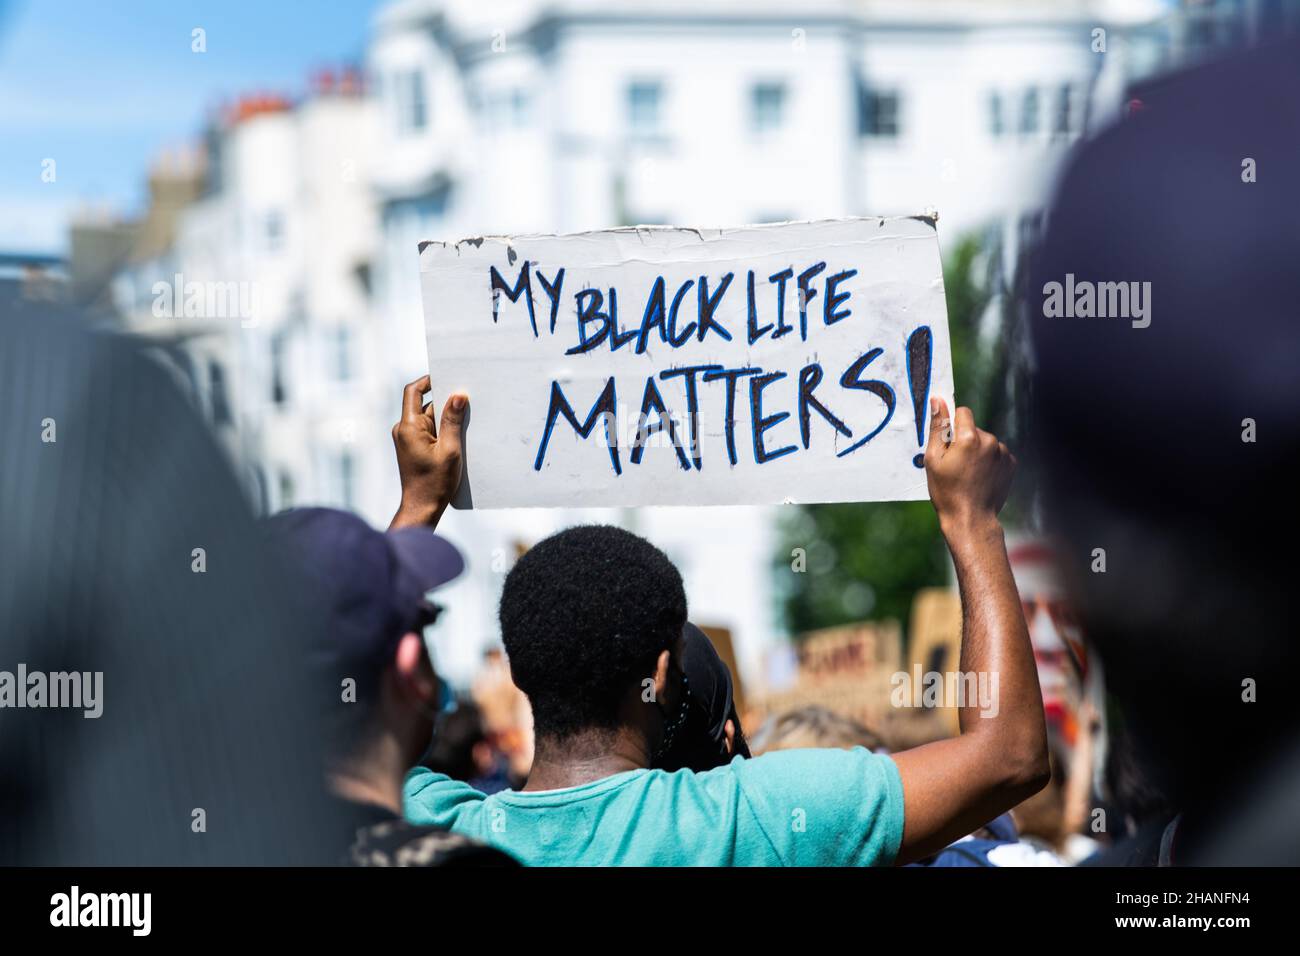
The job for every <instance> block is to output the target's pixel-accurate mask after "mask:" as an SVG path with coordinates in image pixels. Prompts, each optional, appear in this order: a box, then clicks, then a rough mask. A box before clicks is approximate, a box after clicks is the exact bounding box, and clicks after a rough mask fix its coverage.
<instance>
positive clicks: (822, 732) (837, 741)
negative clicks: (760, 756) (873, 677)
mask: <svg viewBox="0 0 1300 956" xmlns="http://www.w3.org/2000/svg"><path fill="white" fill-rule="evenodd" d="M751 745H752V747H753V749H754V752H755V753H770V752H771V751H773V750H797V749H800V748H803V747H834V748H838V749H842V750H847V749H849V748H852V747H866V748H867V749H868V750H872V751H875V750H881V749H882V748H883V747H884V741H883V740H881V738H880V737H879V735H877V734H875V733H874V732H872V731H871V730H870V729H869V728H867V727H866V726H865V725H864V724H860V723H858V721H856V720H854V719H853V718H851V717H845V716H844V715H842V714H838V713H836V712H835V711H833V710H829V709H827V708H825V707H821V706H818V705H816V704H810V705H808V706H806V707H800V708H798V709H797V710H788V711H786V712H785V713H782V714H777V715H775V716H773V717H769V718H768V720H767V721H766V722H765V723H764V724H763V726H762V727H760V728H759V730H758V733H757V734H755V736H754V739H753V741H752V742H751Z"/></svg>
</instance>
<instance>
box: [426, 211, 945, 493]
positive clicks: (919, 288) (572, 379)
mask: <svg viewBox="0 0 1300 956" xmlns="http://www.w3.org/2000/svg"><path fill="white" fill-rule="evenodd" d="M420 271H421V282H422V287H423V296H424V312H425V324H426V329H427V334H428V346H429V366H430V372H431V375H432V379H433V395H432V396H431V397H432V399H433V400H434V401H435V402H436V404H437V407H439V408H441V407H442V403H443V402H444V401H446V399H447V397H448V395H450V394H451V392H453V391H457V390H460V391H465V392H466V393H468V395H469V397H470V417H469V420H468V422H467V425H466V433H465V441H466V444H465V478H464V481H463V482H462V484H461V491H460V495H459V498H458V500H457V501H455V502H454V503H453V504H454V505H455V506H456V507H477V508H499V507H522V506H565V507H575V506H611V505H649V504H660V505H692V504H695V505H704V504H768V503H777V502H814V501H871V500H898V499H917V498H924V497H926V484H925V473H924V471H923V470H922V462H921V453H922V452H923V451H924V447H925V441H926V438H927V435H926V427H927V425H928V419H929V414H928V399H929V397H930V396H931V395H941V396H944V397H945V398H947V399H948V400H949V407H952V401H951V399H952V365H951V358H950V352H949V340H948V323H947V314H946V311H945V306H944V292H943V277H942V270H941V265H940V260H939V243H938V238H937V236H936V232H935V226H934V221H933V220H932V219H929V218H925V217H901V218H893V219H844V220H832V221H825V222H806V223H783V224H779V225H771V226H748V227H744V228H737V229H721V230H696V229H678V228H669V227H653V228H652V227H636V228H628V229H615V230H610V231H606V232H590V233H579V234H574V235H564V236H517V237H503V238H496V237H489V238H481V239H466V240H462V241H460V242H455V243H451V242H446V243H443V242H426V243H422V244H421V251H420Z"/></svg>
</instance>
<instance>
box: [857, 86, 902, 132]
mask: <svg viewBox="0 0 1300 956" xmlns="http://www.w3.org/2000/svg"><path fill="white" fill-rule="evenodd" d="M900 112H901V108H900V97H899V94H898V92H897V91H896V90H876V89H870V88H869V87H866V86H862V87H859V89H858V132H859V133H860V134H861V135H863V136H877V137H883V138H892V137H897V136H898V133H899V127H900V124H899V113H900Z"/></svg>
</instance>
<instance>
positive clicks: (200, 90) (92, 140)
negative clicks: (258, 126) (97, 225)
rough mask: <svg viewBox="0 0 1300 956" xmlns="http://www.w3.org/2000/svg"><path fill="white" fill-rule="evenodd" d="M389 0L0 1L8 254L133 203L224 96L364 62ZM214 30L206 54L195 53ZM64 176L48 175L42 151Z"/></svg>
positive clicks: (0, 244) (3, 244) (1, 184)
mask: <svg viewBox="0 0 1300 956" xmlns="http://www.w3.org/2000/svg"><path fill="white" fill-rule="evenodd" d="M380 5H381V0H0V251H6V252H62V251H65V245H66V222H67V215H68V213H69V212H70V211H71V210H72V209H74V208H75V207H76V206H77V205H78V204H82V203H88V202H94V203H107V204H108V205H110V206H111V207H112V208H114V209H117V210H119V211H122V212H128V213H130V212H136V211H138V210H139V209H140V208H141V206H142V203H143V200H144V197H145V175H146V172H147V170H148V167H149V162H150V160H151V159H152V157H153V156H155V155H156V154H157V152H158V151H159V150H160V149H162V148H163V147H166V146H169V145H178V144H181V143H184V142H187V141H188V140H190V139H192V138H193V136H194V135H195V134H196V133H197V132H198V131H199V130H200V129H201V127H202V123H203V119H204V116H205V115H206V114H207V112H208V111H209V110H210V109H211V108H212V107H213V106H214V105H215V104H217V103H219V102H220V101H222V100H223V99H227V98H232V97H234V96H237V95H239V94H241V93H248V92H254V91H258V90H266V91H269V92H281V93H288V94H292V95H297V94H300V93H302V92H303V90H304V89H305V87H306V85H307V81H308V78H309V76H310V73H311V71H312V70H313V69H315V68H317V67H319V66H337V65H339V64H341V63H343V62H354V63H358V64H359V63H360V62H361V60H362V57H363V54H364V51H365V44H366V38H367V36H368V33H369V29H370V20H371V17H372V15H373V13H374V11H375V9H376V8H377V7H379V6H380ZM195 27H202V28H203V29H204V30H206V31H207V52H206V53H201V54H199V53H193V52H191V50H190V38H191V31H192V30H193V29H194V28H195ZM46 158H52V159H54V160H55V161H56V163H57V180H56V182H54V183H43V182H42V181H41V169H42V161H43V160H44V159H46Z"/></svg>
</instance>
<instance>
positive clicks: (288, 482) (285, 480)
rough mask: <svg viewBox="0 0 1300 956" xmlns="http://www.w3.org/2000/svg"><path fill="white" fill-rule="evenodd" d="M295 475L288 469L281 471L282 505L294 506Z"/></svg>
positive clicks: (284, 506)
mask: <svg viewBox="0 0 1300 956" xmlns="http://www.w3.org/2000/svg"><path fill="white" fill-rule="evenodd" d="M293 500H294V496H293V475H291V474H289V473H288V472H287V471H282V472H280V507H281V508H292V507H293Z"/></svg>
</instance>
